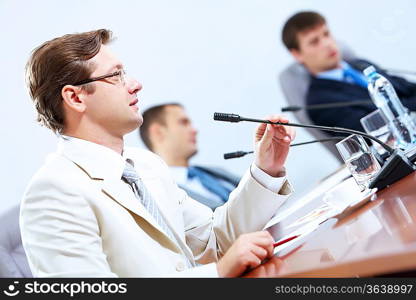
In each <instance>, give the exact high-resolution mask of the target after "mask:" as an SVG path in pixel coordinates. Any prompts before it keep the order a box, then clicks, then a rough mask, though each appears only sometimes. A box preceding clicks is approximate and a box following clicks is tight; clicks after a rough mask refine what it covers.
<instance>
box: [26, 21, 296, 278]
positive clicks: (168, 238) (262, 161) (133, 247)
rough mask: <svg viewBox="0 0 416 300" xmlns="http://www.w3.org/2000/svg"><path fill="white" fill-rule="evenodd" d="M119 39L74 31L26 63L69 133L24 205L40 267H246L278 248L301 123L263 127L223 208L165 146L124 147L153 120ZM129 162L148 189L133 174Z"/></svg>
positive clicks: (61, 270)
mask: <svg viewBox="0 0 416 300" xmlns="http://www.w3.org/2000/svg"><path fill="white" fill-rule="evenodd" d="M110 40H111V32H110V31H108V30H105V29H101V30H97V31H91V32H86V33H79V34H69V35H65V36H62V37H59V38H56V39H54V40H51V41H48V42H45V43H44V44H42V45H41V46H40V47H38V48H36V49H35V50H34V51H33V53H32V55H31V57H30V59H29V62H28V64H27V67H26V73H27V81H28V86H29V90H30V94H31V97H32V99H33V101H34V104H35V107H36V110H37V113H38V120H39V121H40V122H41V123H42V124H43V125H44V126H46V127H48V128H50V129H51V130H53V131H54V132H55V133H57V134H58V135H59V136H60V141H59V146H58V150H57V151H56V152H55V153H53V154H52V155H50V157H49V158H48V160H47V161H46V163H45V164H44V165H43V166H42V167H41V168H40V170H39V171H38V172H37V173H36V174H35V175H34V177H33V178H32V180H31V182H30V183H29V185H28V187H27V190H26V192H25V195H24V197H23V201H22V204H21V214H20V227H21V233H22V241H23V246H24V249H25V251H26V254H27V257H28V261H29V265H30V268H31V270H32V273H33V275H34V276H35V277H115V276H120V277H164V276H169V277H174V276H179V277H181V276H182V277H217V276H220V277H235V276H240V275H242V274H243V273H244V272H245V271H247V269H250V268H255V267H257V266H259V265H260V264H261V263H262V261H264V260H265V259H267V258H270V257H272V256H273V246H272V244H273V238H272V237H271V236H270V234H268V233H267V232H266V231H261V230H262V228H263V227H264V225H265V224H266V222H267V221H268V220H269V219H270V218H271V217H272V216H273V215H274V214H275V212H276V211H277V210H278V208H279V206H280V205H281V204H282V203H283V202H284V201H285V199H286V198H287V197H288V195H289V194H290V193H291V187H290V185H289V183H288V181H287V180H286V177H285V168H284V163H285V160H286V157H287V154H288V150H289V145H290V142H291V140H292V139H293V138H294V131H293V130H291V129H290V128H288V127H284V126H277V125H273V126H271V125H267V126H266V125H264V124H263V125H260V126H259V127H258V128H257V130H256V134H255V146H256V158H255V162H254V163H253V164H252V165H251V167H250V169H249V170H248V171H247V172H246V174H245V175H244V177H243V179H242V180H241V182H240V184H239V185H238V187H237V188H236V190H234V191H233V192H232V193H231V195H230V199H229V201H227V203H226V204H225V205H224V206H222V207H220V208H218V209H217V210H215V212H212V211H211V209H209V208H208V207H206V206H204V205H202V204H200V203H198V202H197V201H195V200H193V199H191V198H189V197H188V196H187V195H186V193H185V192H184V191H183V190H181V189H179V188H178V187H177V185H176V184H175V183H174V181H173V179H172V178H171V177H170V173H169V171H168V168H167V166H166V164H165V163H164V162H163V161H162V160H161V159H160V158H159V157H158V156H156V155H155V154H153V153H151V152H148V151H145V150H138V149H133V148H132V149H130V148H127V147H125V146H124V142H123V137H124V135H125V134H127V133H129V132H131V131H133V130H135V129H137V128H138V127H139V126H140V125H141V123H142V121H143V120H142V116H141V114H140V113H139V109H138V106H137V103H138V98H137V93H138V92H139V91H140V89H141V85H140V84H139V83H138V82H137V81H136V80H134V79H132V78H129V77H127V76H126V74H125V72H124V70H123V65H122V63H121V62H120V61H119V60H118V59H117V58H116V57H115V56H114V54H113V53H112V52H111V51H110V49H109V48H108V46H107V45H106V44H108V42H109V41H110ZM270 119H271V120H283V121H285V119H284V118H280V117H276V116H272V117H270ZM126 163H127V164H126ZM127 166H130V170H131V168H133V170H134V172H136V173H137V174H138V176H139V177H140V178H141V182H142V183H143V185H142V190H140V189H139V190H138V188H137V186H138V185H129V184H128V182H126V181H125V180H123V178H124V179H125V178H126V177H125V174H126V173H125V172H126V167H127ZM122 177H123V178H122ZM135 187H136V188H135ZM145 195H147V196H145ZM149 195H150V196H149ZM149 197H151V199H152V200H151V201H150V202H152V203H155V205H154V206H153V209H150V208H149V207H148V206H146V205H147V204H145V201H144V199H147V200H149V199H150V198H149ZM142 201H143V202H142ZM147 203H149V201H147ZM155 211H156V212H158V213H156V214H155ZM273 262H276V259H275V258H272V259H271V260H270V261H269V264H270V263H273ZM197 263H198V264H197ZM279 263H280V262H279ZM266 264H267V263H266Z"/></svg>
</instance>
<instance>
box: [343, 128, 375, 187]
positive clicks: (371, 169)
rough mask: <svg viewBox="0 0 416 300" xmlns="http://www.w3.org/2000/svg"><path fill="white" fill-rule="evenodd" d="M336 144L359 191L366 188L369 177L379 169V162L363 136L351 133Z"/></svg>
mask: <svg viewBox="0 0 416 300" xmlns="http://www.w3.org/2000/svg"><path fill="white" fill-rule="evenodd" d="M336 146H337V149H338V151H339V153H340V154H341V157H342V158H343V160H344V161H345V164H346V165H347V167H348V169H349V170H350V172H351V175H352V176H353V177H354V179H355V181H356V182H357V184H358V185H359V187H360V189H361V191H364V190H365V189H367V188H368V185H369V183H370V181H371V179H372V178H373V177H374V176H375V175H376V174H377V172H378V171H379V170H380V164H379V163H378V161H377V159H376V158H375V156H374V155H373V153H372V152H371V149H370V147H369V146H368V144H367V143H366V142H365V140H364V139H363V137H362V136H360V135H355V134H353V135H350V136H348V137H346V138H345V139H343V140H342V141H340V142H338V143H337V144H336Z"/></svg>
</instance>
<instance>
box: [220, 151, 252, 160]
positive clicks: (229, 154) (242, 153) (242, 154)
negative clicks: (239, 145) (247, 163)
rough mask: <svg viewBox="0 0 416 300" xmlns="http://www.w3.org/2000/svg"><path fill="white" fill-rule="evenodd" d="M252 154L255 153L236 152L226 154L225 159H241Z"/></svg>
mask: <svg viewBox="0 0 416 300" xmlns="http://www.w3.org/2000/svg"><path fill="white" fill-rule="evenodd" d="M251 153H254V151H248V152H247V151H235V152H229V153H224V159H231V158H239V157H243V156H245V155H247V154H251Z"/></svg>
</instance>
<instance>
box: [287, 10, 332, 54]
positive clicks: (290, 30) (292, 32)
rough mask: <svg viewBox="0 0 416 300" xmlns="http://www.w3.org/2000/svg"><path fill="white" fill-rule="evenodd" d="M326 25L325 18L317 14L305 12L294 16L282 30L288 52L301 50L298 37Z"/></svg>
mask: <svg viewBox="0 0 416 300" xmlns="http://www.w3.org/2000/svg"><path fill="white" fill-rule="evenodd" d="M325 23H326V20H325V18H324V17H323V16H322V15H320V14H319V13H317V12H313V11H303V12H299V13H297V14H295V15H293V16H292V17H291V18H290V19H289V20H287V21H286V23H285V25H284V26H283V30H282V41H283V44H284V45H285V46H286V48H287V49H288V50H292V49H296V50H299V43H298V39H297V35H298V33H300V32H303V31H306V30H309V29H312V28H314V27H316V26H318V25H323V24H325Z"/></svg>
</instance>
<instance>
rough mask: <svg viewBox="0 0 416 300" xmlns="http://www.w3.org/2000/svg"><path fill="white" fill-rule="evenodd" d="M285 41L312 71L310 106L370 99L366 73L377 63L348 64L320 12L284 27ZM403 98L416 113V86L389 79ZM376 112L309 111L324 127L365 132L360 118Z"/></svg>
mask: <svg viewBox="0 0 416 300" xmlns="http://www.w3.org/2000/svg"><path fill="white" fill-rule="evenodd" d="M282 40H283V43H284V44H285V46H286V48H287V49H288V50H289V51H290V53H291V54H292V55H293V56H294V58H295V59H296V60H297V61H298V62H299V63H301V64H303V65H304V66H305V68H306V69H307V70H308V71H309V73H310V75H311V81H310V85H309V88H308V92H307V96H306V105H315V104H323V103H338V102H349V101H362V100H370V96H369V93H368V90H367V83H366V79H365V77H364V76H363V75H362V71H363V70H364V69H365V68H366V67H367V66H369V65H373V63H371V62H369V61H366V60H362V59H355V60H351V61H344V60H342V58H341V55H340V51H339V48H338V45H337V43H336V41H335V39H334V38H333V37H332V35H331V33H330V31H329V29H328V27H327V24H326V20H325V18H324V17H323V16H321V15H320V14H318V13H316V12H300V13H297V14H295V15H294V16H292V17H291V18H290V19H289V20H288V21H287V22H286V24H285V25H284V27H283V30H282ZM375 67H376V68H377V69H378V71H380V73H382V74H383V75H384V76H385V77H386V78H388V80H389V81H390V82H391V83H392V84H393V86H394V88H395V90H396V92H397V94H398V96H399V98H400V99H401V101H402V103H403V105H404V106H406V107H407V108H408V109H409V110H411V111H415V110H416V84H414V83H411V82H408V81H407V80H405V79H403V78H400V77H395V76H388V75H387V74H385V73H384V72H382V71H381V70H380V68H379V67H378V66H375ZM375 109H376V107H375V105H373V104H371V103H370V104H365V105H355V106H349V107H342V108H325V109H319V110H309V111H308V114H309V117H310V119H311V120H312V121H313V122H314V123H316V124H318V125H323V126H337V127H346V128H351V129H355V130H361V131H362V130H363V128H362V127H361V124H360V119H361V118H362V117H364V116H366V115H367V114H369V113H371V112H372V111H374V110H375Z"/></svg>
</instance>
